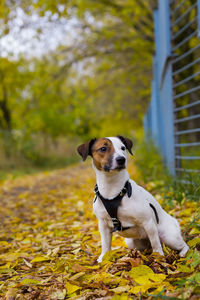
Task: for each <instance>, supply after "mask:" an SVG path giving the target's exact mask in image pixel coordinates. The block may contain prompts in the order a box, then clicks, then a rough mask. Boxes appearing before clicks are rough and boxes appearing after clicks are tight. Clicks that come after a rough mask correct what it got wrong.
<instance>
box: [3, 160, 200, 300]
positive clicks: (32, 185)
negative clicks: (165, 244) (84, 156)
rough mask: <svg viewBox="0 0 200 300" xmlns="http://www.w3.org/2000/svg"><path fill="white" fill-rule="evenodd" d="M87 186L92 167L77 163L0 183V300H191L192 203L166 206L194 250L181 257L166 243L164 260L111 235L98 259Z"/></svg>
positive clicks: (194, 274) (194, 263)
mask: <svg viewBox="0 0 200 300" xmlns="http://www.w3.org/2000/svg"><path fill="white" fill-rule="evenodd" d="M131 167H132V171H131V175H132V176H131V177H133V178H134V176H133V173H135V172H134V171H135V169H134V168H135V167H134V166H131ZM130 169H131V168H130ZM94 184H95V177H94V174H93V172H92V169H91V165H90V164H83V163H81V164H77V165H74V166H71V167H68V168H66V169H63V170H58V171H53V172H50V173H41V174H38V175H32V176H24V177H21V178H18V179H15V180H8V181H5V182H4V183H2V184H1V187H0V199H1V202H0V217H1V224H0V299H8V300H13V299H45V300H48V299H67V298H71V299H83V300H87V299H98V298H99V299H138V297H139V296H141V295H142V297H143V298H144V299H145V298H146V297H147V298H148V299H149V298H151V297H152V296H150V294H151V295H153V294H159V293H160V296H158V299H161V297H162V296H161V294H165V295H168V296H171V297H172V296H173V297H174V298H173V299H175V298H176V297H177V298H181V297H182V298H184V299H190V298H191V299H198V293H199V290H198V280H199V279H200V278H199V273H198V264H199V262H200V259H199V255H198V251H197V248H198V243H199V241H200V238H198V229H197V228H196V227H194V226H193V225H192V220H193V219H192V218H193V217H194V215H195V214H196V210H197V204H196V203H194V202H190V203H189V204H188V203H187V202H185V203H182V205H181V206H180V205H176V209H174V210H173V211H171V213H172V214H174V215H176V217H178V216H179V217H180V218H181V220H182V223H181V224H182V229H183V231H184V232H185V233H186V234H187V237H188V239H190V242H189V244H190V246H191V247H193V250H190V252H189V254H188V256H187V258H186V259H179V257H178V256H177V254H176V253H175V251H171V250H169V249H167V248H164V252H165V257H160V256H158V255H156V254H151V253H140V252H139V251H135V250H128V249H127V248H126V246H125V244H124V242H123V239H122V238H120V237H119V236H117V235H114V237H113V248H112V249H113V250H112V251H111V252H109V253H108V254H107V255H106V256H105V258H104V260H103V262H102V263H101V264H97V262H96V259H97V257H98V255H99V254H100V250H101V245H100V236H99V232H98V226H97V220H96V217H95V216H94V215H93V212H92V201H93V197H94V194H93V187H94ZM161 196H162V195H157V197H158V198H161ZM193 223H194V222H193ZM192 230H193V231H192Z"/></svg>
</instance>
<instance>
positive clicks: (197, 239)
mask: <svg viewBox="0 0 200 300" xmlns="http://www.w3.org/2000/svg"><path fill="white" fill-rule="evenodd" d="M199 243H200V238H194V239H192V240H191V241H189V242H188V246H190V247H193V246H196V245H197V244H199Z"/></svg>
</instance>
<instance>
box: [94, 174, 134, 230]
mask: <svg viewBox="0 0 200 300" xmlns="http://www.w3.org/2000/svg"><path fill="white" fill-rule="evenodd" d="M94 191H95V194H96V196H98V197H99V198H100V199H101V201H102V203H103V205H104V207H105V209H106V210H107V213H108V214H109V216H110V217H111V219H112V222H113V227H114V229H113V232H114V231H123V230H126V229H129V228H130V227H123V226H122V225H121V222H120V221H119V219H118V218H117V211H118V207H119V206H120V204H121V201H122V199H123V197H124V196H125V195H126V193H127V195H128V197H129V198H130V197H131V195H132V186H131V184H130V182H129V181H128V180H127V181H126V183H125V185H124V187H123V189H122V190H121V192H120V193H119V194H118V195H117V196H116V197H115V198H112V199H106V198H104V197H103V196H102V195H101V194H100V192H99V189H98V186H97V184H96V185H95V188H94Z"/></svg>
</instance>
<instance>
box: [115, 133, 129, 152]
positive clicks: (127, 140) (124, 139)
mask: <svg viewBox="0 0 200 300" xmlns="http://www.w3.org/2000/svg"><path fill="white" fill-rule="evenodd" d="M117 137H118V138H119V139H120V140H121V141H122V143H123V144H124V146H126V149H128V151H129V152H130V154H131V155H133V153H132V151H131V148H132V147H133V142H132V141H131V140H130V139H128V138H126V137H123V136H121V135H118V136H117Z"/></svg>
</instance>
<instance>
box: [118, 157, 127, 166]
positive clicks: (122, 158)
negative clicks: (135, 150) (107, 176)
mask: <svg viewBox="0 0 200 300" xmlns="http://www.w3.org/2000/svg"><path fill="white" fill-rule="evenodd" d="M116 161H117V163H118V165H120V166H122V165H124V163H125V161H126V159H125V157H123V156H118V157H117V158H116Z"/></svg>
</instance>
